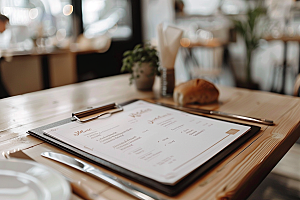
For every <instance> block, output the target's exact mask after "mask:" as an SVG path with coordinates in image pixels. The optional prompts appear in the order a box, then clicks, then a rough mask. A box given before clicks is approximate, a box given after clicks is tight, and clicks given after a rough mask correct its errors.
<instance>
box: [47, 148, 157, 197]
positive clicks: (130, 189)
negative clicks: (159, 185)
mask: <svg viewBox="0 0 300 200" xmlns="http://www.w3.org/2000/svg"><path fill="white" fill-rule="evenodd" d="M41 155H42V156H44V157H46V158H50V159H52V160H55V161H58V162H61V163H63V164H65V165H68V166H70V167H73V168H75V169H78V170H80V171H82V172H85V173H87V174H89V175H92V176H94V177H96V178H98V179H100V180H102V181H105V182H107V183H109V184H111V185H113V186H115V187H117V188H119V189H120V190H122V191H124V192H126V193H128V194H130V195H132V196H134V197H136V198H138V199H144V200H153V199H160V200H162V198H160V197H158V196H157V195H155V194H152V193H150V192H148V191H145V190H143V189H141V188H138V187H136V186H134V185H131V183H129V182H126V181H123V180H120V179H119V178H118V177H115V176H113V175H110V174H107V173H105V172H103V171H101V170H99V169H96V168H95V167H93V166H92V165H89V164H87V163H85V162H83V161H81V160H79V159H76V158H73V157H70V156H67V155H64V154H60V153H54V152H43V153H41Z"/></svg>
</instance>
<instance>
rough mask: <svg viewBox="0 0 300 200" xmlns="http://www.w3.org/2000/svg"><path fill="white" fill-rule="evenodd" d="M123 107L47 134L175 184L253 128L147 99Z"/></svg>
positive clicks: (151, 176)
mask: <svg viewBox="0 0 300 200" xmlns="http://www.w3.org/2000/svg"><path fill="white" fill-rule="evenodd" d="M123 108H124V111H122V112H119V113H115V114H113V115H111V116H110V117H108V118H104V119H103V118H98V119H95V120H92V121H89V122H85V123H82V122H78V121H76V122H72V123H67V124H64V125H61V126H57V127H54V128H51V129H47V130H44V133H45V134H46V135H48V136H51V137H54V138H56V139H58V140H60V141H63V142H65V143H67V144H69V145H72V146H74V147H76V148H78V149H81V150H82V151H85V152H87V153H89V154H92V155H94V156H97V157H99V158H101V159H104V160H107V161H109V162H111V163H114V164H116V165H118V166H121V167H123V168H125V169H127V170H130V171H133V172H135V173H137V174H140V175H143V176H145V177H148V178H150V179H153V180H156V181H158V182H161V183H163V184H167V185H174V184H176V183H177V182H178V181H179V180H181V179H182V178H183V177H185V176H186V175H188V174H189V173H190V172H192V171H193V170H195V169H196V168H198V167H199V166H201V165H202V164H204V163H205V162H206V161H208V160H209V159H210V158H212V157H213V156H214V155H216V154H217V153H218V152H220V151H221V150H222V149H224V148H225V147H227V146H228V145H230V144H231V143H232V142H233V141H235V140H237V139H238V138H239V137H241V136H242V135H243V134H245V133H247V132H248V131H249V130H250V128H251V127H250V126H245V125H239V124H235V123H231V122H225V121H220V120H217V119H211V118H207V117H202V116H198V115H193V114H189V113H186V112H183V111H179V110H175V109H171V108H167V107H163V106H160V105H156V104H152V103H148V102H145V101H142V100H138V101H135V102H133V103H130V104H128V105H125V106H124V107H123Z"/></svg>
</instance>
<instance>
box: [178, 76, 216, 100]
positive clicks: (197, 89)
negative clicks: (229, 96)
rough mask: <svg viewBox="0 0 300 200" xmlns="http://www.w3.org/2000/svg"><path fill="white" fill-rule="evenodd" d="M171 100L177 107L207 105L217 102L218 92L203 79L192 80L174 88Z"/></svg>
mask: <svg viewBox="0 0 300 200" xmlns="http://www.w3.org/2000/svg"><path fill="white" fill-rule="evenodd" d="M173 98H174V101H175V102H176V103H177V104H179V105H185V104H188V103H196V102H197V103H200V104H207V103H211V102H214V101H217V100H218V98H219V91H218V89H217V88H216V87H215V85H214V84H212V83H211V82H208V81H206V80H204V79H193V80H190V81H187V82H185V83H181V84H180V85H178V86H176V87H175V89H174V93H173Z"/></svg>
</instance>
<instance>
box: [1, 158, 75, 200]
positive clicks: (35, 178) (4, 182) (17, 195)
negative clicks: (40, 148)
mask: <svg viewBox="0 0 300 200" xmlns="http://www.w3.org/2000/svg"><path fill="white" fill-rule="evenodd" d="M70 195H71V189H70V185H69V183H68V182H67V181H66V180H65V178H64V177H63V176H62V175H60V174H59V173H58V172H56V171H54V170H53V169H51V168H49V167H46V166H44V165H41V164H39V163H36V162H33V161H28V160H21V159H15V160H14V159H11V160H0V199H5V200H21V199H22V200H29V199H30V200H36V199H43V200H56V199H60V200H68V199H70Z"/></svg>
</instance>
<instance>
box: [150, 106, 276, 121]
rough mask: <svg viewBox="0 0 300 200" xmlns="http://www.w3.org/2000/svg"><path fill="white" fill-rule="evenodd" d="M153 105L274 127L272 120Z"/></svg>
mask: <svg viewBox="0 0 300 200" xmlns="http://www.w3.org/2000/svg"><path fill="white" fill-rule="evenodd" d="M155 104H157V105H161V106H165V107H169V108H175V109H178V110H182V111H186V112H196V113H202V114H208V115H218V116H222V117H229V118H235V119H241V120H246V121H251V122H256V123H260V124H266V125H269V126H273V125H274V122H273V121H272V120H269V119H260V118H254V117H248V116H243V115H237V114H232V113H225V112H221V111H215V110H205V109H200V108H189V107H183V106H178V105H171V104H165V103H160V102H155Z"/></svg>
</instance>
